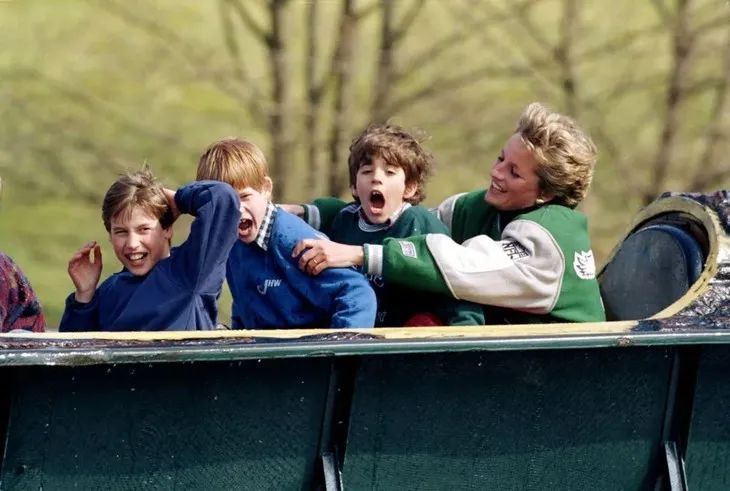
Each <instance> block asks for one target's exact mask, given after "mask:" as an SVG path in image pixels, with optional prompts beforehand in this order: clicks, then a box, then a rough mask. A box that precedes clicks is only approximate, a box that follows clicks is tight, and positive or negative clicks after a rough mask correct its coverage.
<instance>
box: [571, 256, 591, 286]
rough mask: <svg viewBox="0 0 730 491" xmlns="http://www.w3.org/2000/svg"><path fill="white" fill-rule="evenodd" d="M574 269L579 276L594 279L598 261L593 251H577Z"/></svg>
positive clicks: (583, 278) (574, 257)
mask: <svg viewBox="0 0 730 491" xmlns="http://www.w3.org/2000/svg"><path fill="white" fill-rule="evenodd" d="M573 269H574V270H575V274H577V275H578V278H580V279H582V280H592V279H593V278H595V277H596V263H595V261H594V260H593V251H575V254H574V256H573Z"/></svg>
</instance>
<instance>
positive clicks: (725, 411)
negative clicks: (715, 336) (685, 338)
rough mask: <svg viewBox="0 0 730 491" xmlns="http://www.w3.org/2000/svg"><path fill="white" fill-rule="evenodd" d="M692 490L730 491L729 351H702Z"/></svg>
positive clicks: (690, 461) (692, 433)
mask: <svg viewBox="0 0 730 491" xmlns="http://www.w3.org/2000/svg"><path fill="white" fill-rule="evenodd" d="M686 467H687V481H688V485H689V488H690V489H702V490H718V491H720V490H722V491H726V490H728V489H730V350H729V349H727V348H725V347H715V346H707V347H704V348H703V349H702V357H701V359H700V363H699V368H698V372H697V385H696V389H695V397H694V405H693V408H692V422H691V425H690V429H689V442H688V445H687V460H686Z"/></svg>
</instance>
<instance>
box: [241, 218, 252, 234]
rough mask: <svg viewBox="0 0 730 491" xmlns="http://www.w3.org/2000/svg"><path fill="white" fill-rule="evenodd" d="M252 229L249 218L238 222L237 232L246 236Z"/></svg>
mask: <svg viewBox="0 0 730 491" xmlns="http://www.w3.org/2000/svg"><path fill="white" fill-rule="evenodd" d="M252 228H253V220H251V219H250V218H242V219H241V221H240V222H238V231H239V232H240V233H242V234H247V233H249V232H250V231H251V229H252Z"/></svg>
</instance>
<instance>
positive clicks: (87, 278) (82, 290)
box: [68, 241, 102, 303]
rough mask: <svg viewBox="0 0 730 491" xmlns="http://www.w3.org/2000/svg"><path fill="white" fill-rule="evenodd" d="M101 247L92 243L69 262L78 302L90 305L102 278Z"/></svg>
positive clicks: (94, 242) (85, 246) (69, 272)
mask: <svg viewBox="0 0 730 491" xmlns="http://www.w3.org/2000/svg"><path fill="white" fill-rule="evenodd" d="M101 269H102V262H101V247H100V246H99V244H97V243H96V241H91V242H89V243H88V244H86V245H84V246H83V247H82V248H81V249H79V250H78V251H76V254H74V255H73V256H72V257H71V260H70V261H69V262H68V275H69V276H70V277H71V281H73V283H74V286H75V287H76V294H75V297H76V301H77V302H80V303H89V302H91V299H92V298H94V293H95V292H96V285H97V284H98V283H99V278H100V277H101Z"/></svg>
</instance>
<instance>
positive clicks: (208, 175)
mask: <svg viewBox="0 0 730 491" xmlns="http://www.w3.org/2000/svg"><path fill="white" fill-rule="evenodd" d="M267 176H268V165H267V163H266V157H264V153H263V152H262V151H261V149H260V148H259V147H257V146H256V145H254V144H253V143H251V142H248V141H245V140H241V139H240V138H235V137H227V138H223V139H220V140H218V141H216V142H213V143H212V144H211V145H210V146H209V147H208V148H206V149H205V152H203V155H201V156H200V159H199V160H198V172H197V176H196V179H197V180H199V181H201V180H205V179H208V180H213V181H223V182H227V183H228V184H230V185H231V186H232V187H233V188H234V189H243V188H247V187H250V188H253V189H256V190H261V189H262V187H263V186H264V182H265V178H266V177H267Z"/></svg>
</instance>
